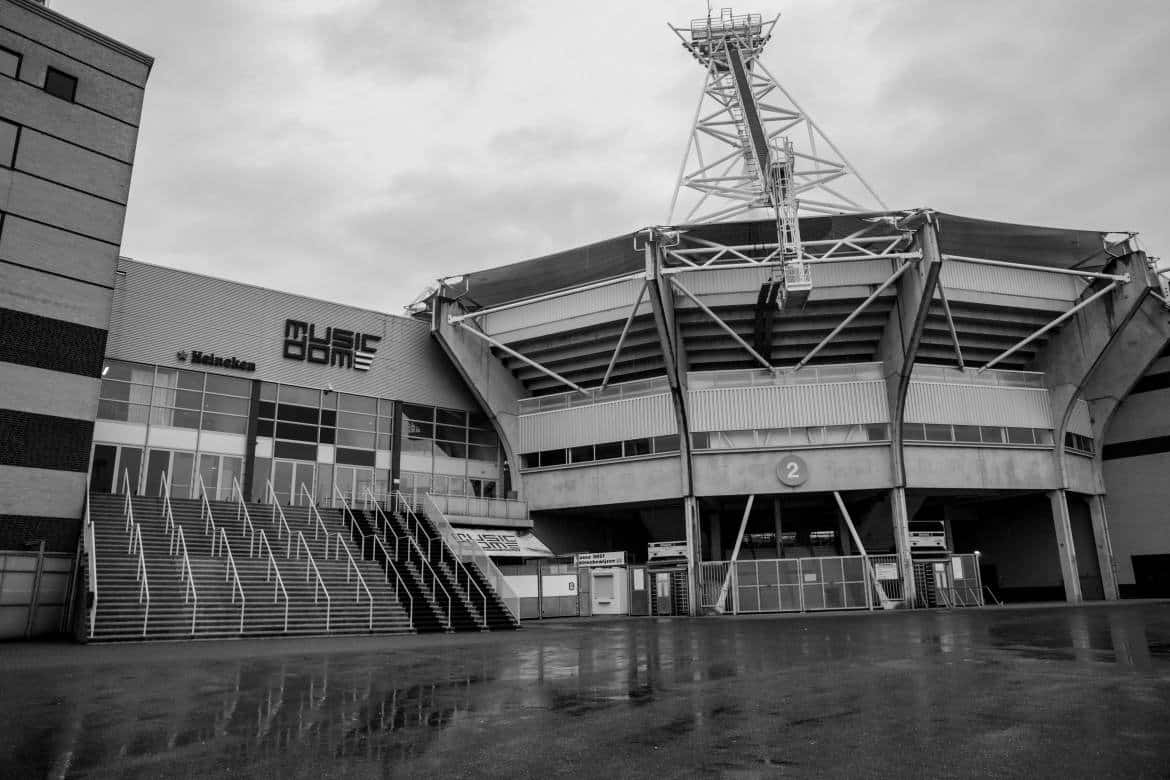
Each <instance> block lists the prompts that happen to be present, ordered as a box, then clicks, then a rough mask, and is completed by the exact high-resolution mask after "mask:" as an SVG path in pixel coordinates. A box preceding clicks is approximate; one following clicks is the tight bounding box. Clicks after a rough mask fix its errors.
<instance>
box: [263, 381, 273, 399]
mask: <svg viewBox="0 0 1170 780" xmlns="http://www.w3.org/2000/svg"><path fill="white" fill-rule="evenodd" d="M260 400H261V401H275V400H276V385H275V384H273V383H272V382H261V383H260Z"/></svg>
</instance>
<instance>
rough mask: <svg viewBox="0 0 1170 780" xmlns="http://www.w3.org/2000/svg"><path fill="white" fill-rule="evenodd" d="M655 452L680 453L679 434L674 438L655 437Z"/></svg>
mask: <svg viewBox="0 0 1170 780" xmlns="http://www.w3.org/2000/svg"><path fill="white" fill-rule="evenodd" d="M654 451H655V452H678V434H675V435H673V436H655V437H654Z"/></svg>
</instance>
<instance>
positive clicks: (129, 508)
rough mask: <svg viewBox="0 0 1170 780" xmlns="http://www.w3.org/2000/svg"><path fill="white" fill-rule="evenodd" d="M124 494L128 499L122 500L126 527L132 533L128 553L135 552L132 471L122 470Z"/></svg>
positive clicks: (127, 531)
mask: <svg viewBox="0 0 1170 780" xmlns="http://www.w3.org/2000/svg"><path fill="white" fill-rule="evenodd" d="M122 494H123V495H124V496H126V499H125V500H124V501H123V502H122V516H123V517H125V518H126V523H125V524H124V528H125V529H126V533H128V534H130V546H129V547H128V548H127V549H126V554H127V555H132V554H133V553H134V501H133V500H131V498H130V471H129V469H127V470H126V471H123V472H122Z"/></svg>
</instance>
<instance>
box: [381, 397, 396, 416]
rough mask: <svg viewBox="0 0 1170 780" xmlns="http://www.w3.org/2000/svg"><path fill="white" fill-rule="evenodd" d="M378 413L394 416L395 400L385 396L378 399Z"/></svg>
mask: <svg viewBox="0 0 1170 780" xmlns="http://www.w3.org/2000/svg"><path fill="white" fill-rule="evenodd" d="M378 414H380V415H382V416H383V417H393V416H394V402H393V401H390V400H387V399H385V398H379V399H378Z"/></svg>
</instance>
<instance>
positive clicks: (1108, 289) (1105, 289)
mask: <svg viewBox="0 0 1170 780" xmlns="http://www.w3.org/2000/svg"><path fill="white" fill-rule="evenodd" d="M1118 284H1120V282H1116V281H1113V282H1110V283H1109V284H1107V285H1105V286H1104V287H1102V288H1101V289H1100V290H1098V291H1097V292H1095V293H1093V294H1092V295H1090V296H1089V297H1088V298H1085V299H1084V300H1083V301H1081V302H1080V303H1078V304H1077V305H1076V306H1074V307H1072V308H1071V309H1069V310H1068V311H1066V312H1065V313H1064V314H1062V315H1060V316H1059V317H1057V318H1056V319H1054V320H1053V321H1052V322H1050V323H1048V324H1047V325H1045V326H1044V327H1043V328H1041V329H1040V330H1038V331H1036V332H1035V333H1033V334H1032V335H1031V336H1028V337H1027V338H1026V339H1024V340H1023V341H1020V342H1018V343H1017V344H1015V345H1014V346H1012V347H1009V348H1008V349H1007V350H1006V351H1005V352H1003V353H1002V354H1000V355H999V356H997V357H996V358H994V359H993V360H991V361H990V362H989V363H987V364H986V365H984V366H983V367H982V368H980V369H979V371H978V372H977V373H980V374H982V373H983V372H984V371H986V370H987V369H989V368H991V367H992V366H994V365H995V364H996V363H998V362H1000V361H1001V360H1003V359H1004V358H1006V357H1008V356H1010V355H1012V354H1014V353H1015V352H1016V351H1017V350H1019V349H1021V348H1022V347H1025V346H1027V345H1028V344H1030V343H1032V342H1033V341H1035V340H1036V339H1038V338H1040V337H1041V336H1043V335H1044V334H1045V333H1047V332H1048V331H1050V330H1052V329H1053V328H1055V327H1056V326H1057V325H1059V324H1060V323H1062V322H1064V321H1065V320H1067V319H1068V318H1069V317H1071V316H1073V315H1074V314H1076V313H1077V312H1078V311H1080V310H1081V309H1083V308H1085V307H1086V306H1088V305H1089V304H1090V303H1092V302H1093V301H1095V300H1097V299H1098V298H1100V297H1101V296H1103V295H1107V294H1108V293H1110V292H1112V291H1113V288H1114V287H1116V286H1117V285H1118Z"/></svg>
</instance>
